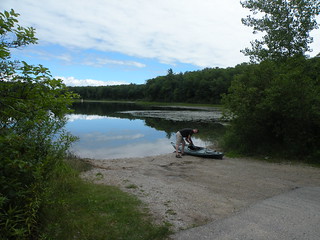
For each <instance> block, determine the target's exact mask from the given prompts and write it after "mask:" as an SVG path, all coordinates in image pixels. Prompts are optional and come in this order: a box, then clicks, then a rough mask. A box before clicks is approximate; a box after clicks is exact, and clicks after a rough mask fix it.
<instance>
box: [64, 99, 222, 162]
mask: <svg viewBox="0 0 320 240" xmlns="http://www.w3.org/2000/svg"><path fill="white" fill-rule="evenodd" d="M73 108H74V110H75V111H74V113H73V114H71V115H69V116H68V117H69V121H68V123H67V126H66V129H67V130H68V131H69V132H71V133H72V134H73V135H76V136H78V137H79V138H80V140H79V141H78V142H76V143H75V144H74V145H73V146H72V148H71V151H72V152H73V153H74V154H76V155H77V156H79V157H83V158H94V159H113V158H127V157H128V158H129V157H143V156H154V155H159V154H165V153H172V152H173V151H174V149H173V147H172V146H171V144H170V142H171V141H173V142H174V141H175V132H177V131H178V130H179V129H181V128H185V127H190V128H199V129H200V133H199V134H196V135H194V137H193V140H194V143H195V145H198V146H208V145H212V144H214V143H216V141H217V140H218V138H219V136H221V135H222V134H223V132H224V128H223V126H222V125H221V124H217V123H213V121H212V120H210V121H205V120H203V118H201V119H200V120H199V119H195V118H193V119H192V121H190V119H188V118H187V117H186V118H187V119H188V121H187V120H185V119H183V117H182V118H181V116H190V115H192V116H193V115H195V116H200V115H205V116H207V115H208V111H204V110H198V109H192V110H190V109H182V108H172V107H170V108H163V107H145V106H141V105H136V104H129V103H126V104H123V103H121V104H120V103H98V102H93V103H76V104H74V106H73ZM215 112H216V111H215ZM153 113H157V117H154V114H153ZM188 113H190V114H188ZM214 114H215V113H214V112H212V115H214ZM159 115H160V116H159ZM210 115H211V114H210ZM174 116H178V117H179V118H178V119H176V118H175V117H174Z"/></svg>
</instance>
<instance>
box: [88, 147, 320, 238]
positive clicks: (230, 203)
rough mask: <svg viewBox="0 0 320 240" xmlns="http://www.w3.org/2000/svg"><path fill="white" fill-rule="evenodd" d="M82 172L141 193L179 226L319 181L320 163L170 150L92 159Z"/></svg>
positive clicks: (227, 213) (215, 217)
mask: <svg viewBox="0 0 320 240" xmlns="http://www.w3.org/2000/svg"><path fill="white" fill-rule="evenodd" d="M86 161H87V162H89V163H90V164H92V165H93V166H94V168H93V169H91V170H90V171H87V172H84V173H83V175H82V177H83V178H84V179H87V180H91V181H94V182H96V183H102V184H108V185H115V186H118V187H120V188H121V189H122V190H124V191H126V192H129V193H132V194H134V195H136V196H138V197H139V198H140V199H141V200H142V201H143V202H144V203H146V204H147V206H148V207H149V209H150V211H151V213H152V214H153V216H154V218H155V220H156V221H157V222H163V221H166V222H169V223H171V224H172V229H173V230H174V231H175V232H178V231H180V230H182V229H188V228H191V227H195V226H200V225H203V224H206V223H208V222H211V221H215V220H220V219H223V218H226V217H230V216H231V215H233V214H235V213H236V212H239V211H240V210H241V209H243V208H245V207H248V206H251V205H253V204H255V203H257V202H259V201H261V200H264V199H267V198H270V197H272V196H276V195H278V194H281V193H284V192H287V191H289V190H292V189H295V188H298V187H319V186H320V169H319V168H313V167H308V166H302V165H291V164H276V163H268V162H264V161H256V160H252V159H242V158H226V157H225V158H224V159H223V160H214V159H202V158H198V157H192V156H183V158H181V159H178V158H175V155H174V154H173V153H172V154H166V155H160V156H153V157H144V158H128V159H114V160H92V159H86Z"/></svg>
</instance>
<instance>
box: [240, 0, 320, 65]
mask: <svg viewBox="0 0 320 240" xmlns="http://www.w3.org/2000/svg"><path fill="white" fill-rule="evenodd" d="M241 5H242V7H244V8H247V9H249V10H250V11H251V12H252V13H253V15H256V16H258V18H254V17H252V16H250V15H249V16H247V17H246V18H243V19H242V23H243V24H244V25H246V26H249V27H253V32H254V33H257V32H265V33H266V35H264V36H263V37H262V40H255V41H252V42H251V47H252V48H251V49H249V48H246V49H244V50H242V52H243V53H244V54H245V55H246V56H250V60H251V61H252V62H260V61H262V60H266V59H271V60H284V59H286V58H288V57H292V56H294V55H297V54H300V55H303V54H305V53H306V52H307V51H310V50H311V49H310V47H309V44H310V43H311V42H312V41H313V39H312V37H311V36H310V34H309V33H310V31H312V30H314V29H317V28H318V24H317V22H316V19H315V17H316V16H317V15H319V13H320V1H319V0H276V1H274V0H247V1H242V2H241ZM259 17H260V18H259Z"/></svg>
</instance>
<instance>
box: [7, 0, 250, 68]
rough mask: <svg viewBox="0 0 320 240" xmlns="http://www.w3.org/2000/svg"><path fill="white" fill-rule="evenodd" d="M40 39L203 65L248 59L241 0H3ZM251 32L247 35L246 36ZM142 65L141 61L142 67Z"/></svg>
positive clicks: (166, 60)
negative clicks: (245, 52)
mask: <svg viewBox="0 0 320 240" xmlns="http://www.w3.org/2000/svg"><path fill="white" fill-rule="evenodd" d="M5 3H6V4H4V5H7V6H9V7H10V8H11V7H14V8H15V9H16V11H17V12H19V13H21V19H22V20H23V23H24V25H27V26H30V25H31V26H34V27H35V28H36V29H37V36H38V38H39V39H41V40H42V41H46V42H49V43H53V44H59V45H63V46H68V47H73V48H80V49H96V50H101V51H113V52H119V53H123V54H127V55H130V56H134V57H142V58H153V59H158V60H159V61H161V62H164V63H176V62H183V63H190V64H195V65H197V66H201V67H207V66H208V67H210V66H211V67H212V66H216V65H224V66H230V65H234V64H237V63H241V62H242V61H244V57H243V55H242V54H241V53H240V52H239V51H240V49H243V48H244V47H245V46H246V45H247V44H248V42H249V40H250V38H248V36H249V35H250V36H251V30H250V29H248V28H246V27H244V26H243V25H242V24H241V22H240V18H241V17H243V16H245V11H244V10H243V9H242V8H241V6H240V4H239V1H238V0H224V1H220V0H197V1H195V0H184V1H181V0H153V1H149V0H135V1H132V0H122V1H116V0H108V1H104V0H92V1H79V0H68V1H62V0H46V2H45V4H43V2H42V1H40V0H38V1H37V0H19V1H18V0H5ZM248 34H249V35H248ZM140 67H141V66H140Z"/></svg>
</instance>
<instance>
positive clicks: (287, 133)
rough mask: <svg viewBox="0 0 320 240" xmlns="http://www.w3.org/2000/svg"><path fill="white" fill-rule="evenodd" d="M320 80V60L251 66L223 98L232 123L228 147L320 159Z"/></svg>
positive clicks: (302, 59) (289, 60)
mask: <svg viewBox="0 0 320 240" xmlns="http://www.w3.org/2000/svg"><path fill="white" fill-rule="evenodd" d="M319 76H320V59H319V58H313V59H309V60H306V59H305V58H303V57H295V58H290V59H288V60H287V61H285V62H283V63H278V62H274V61H264V62H262V63H260V64H258V65H250V66H248V69H247V71H245V72H243V73H242V74H239V75H238V76H237V77H236V78H235V79H234V81H233V82H232V84H231V87H230V89H229V94H228V95H225V96H224V98H223V103H224V104H225V106H226V107H227V108H228V110H229V114H228V115H229V118H231V120H232V121H231V127H230V129H229V131H228V134H227V137H226V145H227V147H229V149H233V150H236V151H239V152H242V153H255V154H256V153H259V154H260V153H263V154H268V155H269V154H280V155H282V156H286V157H303V158H314V159H317V158H319V154H320V152H319V149H320V107H319V106H320V97H319V91H320V78H319Z"/></svg>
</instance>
